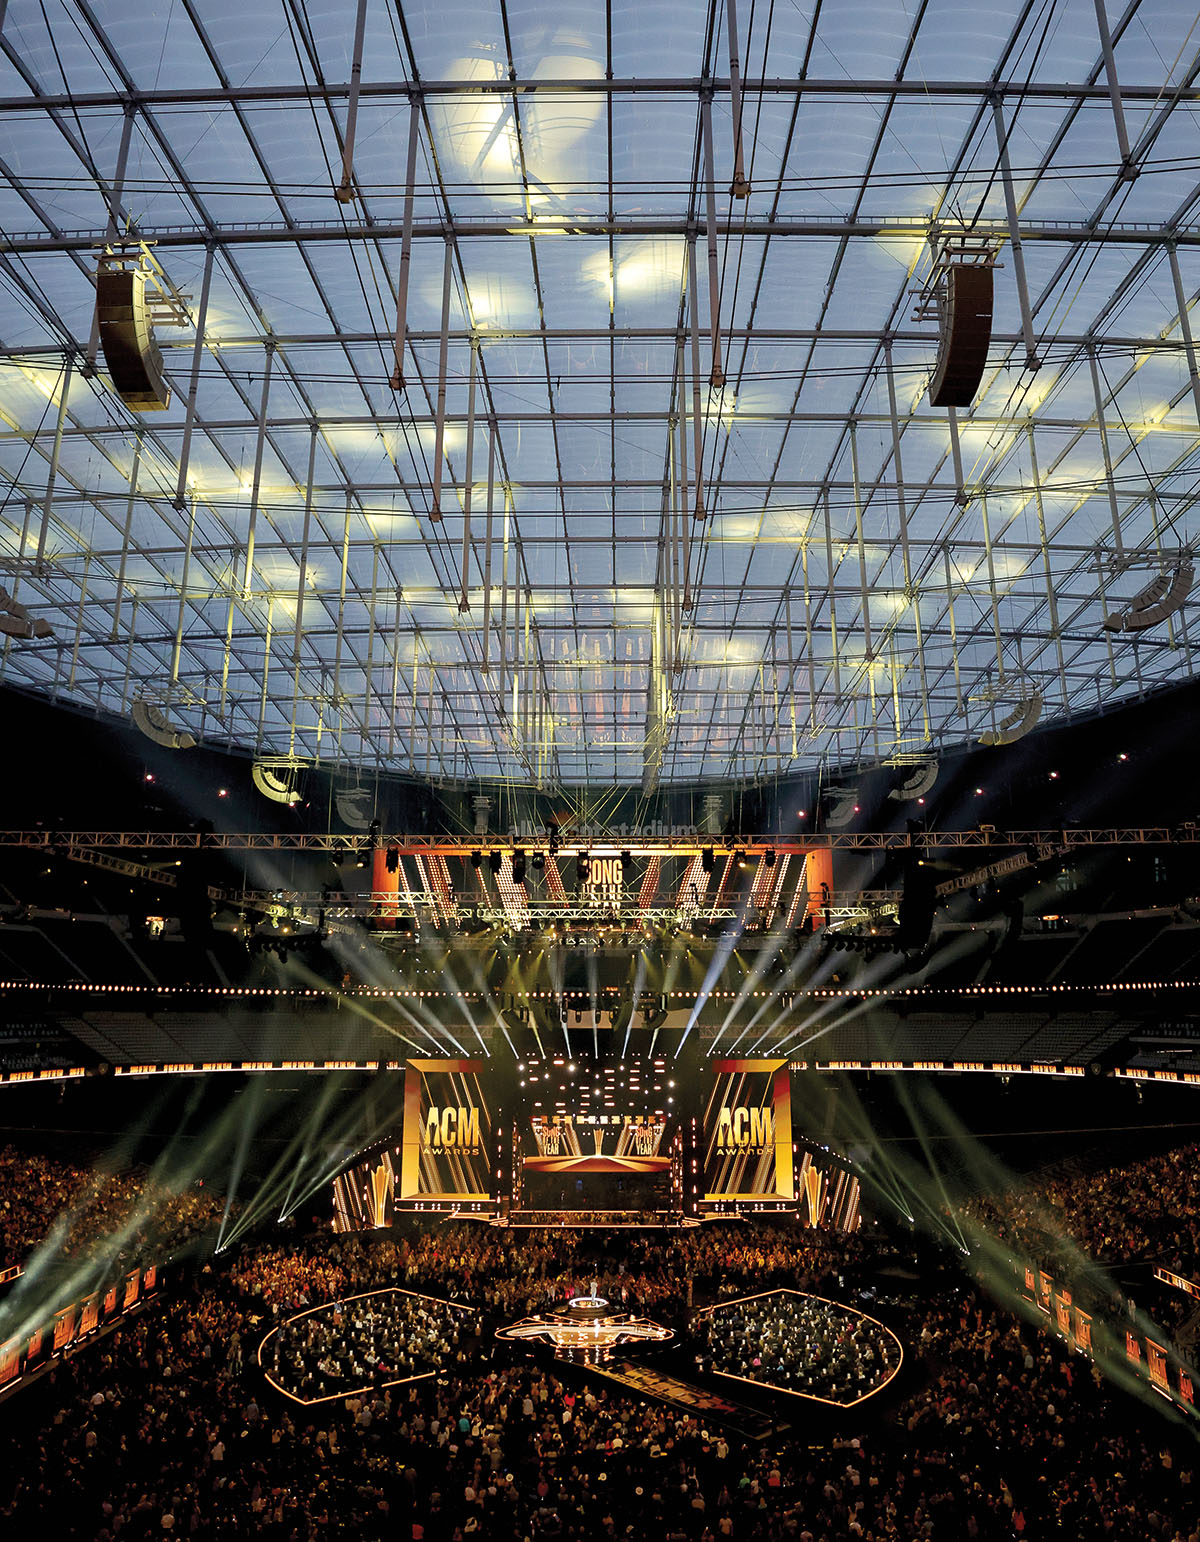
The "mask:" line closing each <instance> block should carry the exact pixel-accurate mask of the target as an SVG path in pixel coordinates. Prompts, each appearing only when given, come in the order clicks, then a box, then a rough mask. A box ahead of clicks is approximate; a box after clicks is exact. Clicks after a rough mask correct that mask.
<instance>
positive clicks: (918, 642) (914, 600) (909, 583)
mask: <svg viewBox="0 0 1200 1542" xmlns="http://www.w3.org/2000/svg"><path fill="white" fill-rule="evenodd" d="M883 361H884V372H885V374H886V375H887V391H888V411H889V413H890V415H891V419H892V464H893V466H894V467H895V469H896V510H897V513H898V514H899V516H900V555H901V558H902V560H903V564H904V598H905V601H906V603H907V604H908V605H909V606H910V607H911V609H912V618H913V640H914V648H913V653H914V656H915V658H916V663H917V673H918V675H919V677H920V681H921V737H922V739H924V740H928V739H929V738H930V737H931V734H930V723H929V688H928V686H927V684H926V681H925V639H924V637H923V635H922V628H921V597H920V594H919V592H918V590H917V588H916V586H915V585H914V583H913V573H912V551H911V548H910V546H909V544H908V504H907V501H906V499H905V496H904V468H903V463H902V462H901V459H900V417H899V414H898V412H897V410H896V376H895V371H894V370H893V368H892V339H891V337H890V336H885V337H884V339H883ZM898 630H899V628H897V631H898ZM901 731H902V725H901V724H900V723H899V722H897V724H896V737H897V739H899V738H900V736H901Z"/></svg>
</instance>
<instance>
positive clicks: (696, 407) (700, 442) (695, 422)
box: [687, 234, 704, 519]
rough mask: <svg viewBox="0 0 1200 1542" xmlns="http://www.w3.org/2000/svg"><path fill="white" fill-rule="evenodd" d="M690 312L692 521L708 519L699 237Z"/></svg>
mask: <svg viewBox="0 0 1200 1542" xmlns="http://www.w3.org/2000/svg"><path fill="white" fill-rule="evenodd" d="M687 249H688V310H689V312H690V316H691V333H692V438H693V456H692V478H693V483H694V487H695V493H694V495H693V499H692V518H693V519H703V518H704V416H703V413H702V412H701V404H700V311H699V306H698V303H697V302H698V300H699V297H700V295H699V287H698V285H697V283H696V237H695V235H694V234H690V235H689V236H688V248H687Z"/></svg>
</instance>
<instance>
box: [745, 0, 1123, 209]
mask: <svg viewBox="0 0 1200 1542" xmlns="http://www.w3.org/2000/svg"><path fill="white" fill-rule="evenodd" d="M1096 4H1097V5H1099V4H1101V0H1096ZM725 19H726V25H727V26H728V29H729V106H730V110H731V111H732V113H733V182H732V184H731V185H730V188H729V191H730V192H731V193H732V194H733V196H734V197H735V198H749V196H750V184H749V182H747V181H746V163H745V157H744V155H743V151H742V65H741V60H740V58H739V57H738V30H737V0H725Z"/></svg>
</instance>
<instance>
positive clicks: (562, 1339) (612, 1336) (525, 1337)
mask: <svg viewBox="0 0 1200 1542" xmlns="http://www.w3.org/2000/svg"><path fill="white" fill-rule="evenodd" d="M496 1337H497V1338H498V1339H501V1340H508V1341H516V1342H521V1341H524V1342H526V1343H530V1342H532V1343H539V1344H548V1345H550V1346H551V1347H552V1348H553V1349H554V1351H555V1353H556V1354H557V1355H559V1356H561V1358H563V1359H565V1360H581V1361H584V1362H591V1363H592V1364H598V1363H601V1362H603V1361H605V1360H610V1359H612V1357H613V1355H614V1354H616V1352H617V1351H618V1350H620V1351H621V1352H622V1353H624V1352H625V1351H626V1350H627V1349H628V1348H630V1347H631V1346H635V1345H645V1344H665V1343H667V1342H669V1341H670V1340H671V1339H673V1338H674V1337H675V1333H674V1331H673V1330H672V1329H671V1328H664V1327H663V1326H662V1325H661V1324H660V1323H656V1322H651V1321H650V1320H649V1319H648V1318H646V1317H631V1316H630V1315H629V1313H627V1312H616V1313H610V1312H609V1310H608V1302H607V1301H603V1300H601V1299H600V1298H599V1297H597V1296H575V1297H573V1299H572V1300H570V1301H569V1302H568V1303H567V1304H566V1305H565V1306H560V1307H556V1308H555V1309H554V1310H553V1311H551V1312H535V1313H534V1314H533V1315H532V1316H530V1317H522V1318H521V1320H520V1321H519V1322H515V1323H510V1324H509V1326H508V1327H507V1328H497V1329H496Z"/></svg>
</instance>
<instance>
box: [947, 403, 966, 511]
mask: <svg viewBox="0 0 1200 1542" xmlns="http://www.w3.org/2000/svg"><path fill="white" fill-rule="evenodd" d="M946 418H947V422H948V424H949V428H950V460H951V463H952V464H953V466H954V501H955V503H957V504H958V505H959V507H960V508H964V509H965V508H966V506H967V505H968V504H969V503H970V501H971V495H970V493H969V492H968V491H967V489H966V485H965V483H964V481H963V460H962V445H961V444H960V442H959V438H958V413H957V411H956V410H955V409H954V408H953V407H947V408H946Z"/></svg>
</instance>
